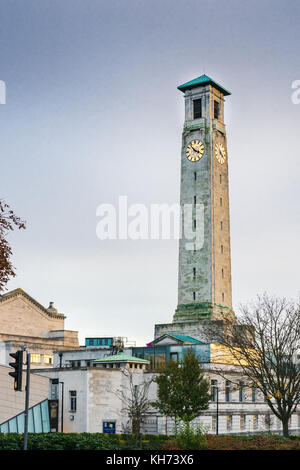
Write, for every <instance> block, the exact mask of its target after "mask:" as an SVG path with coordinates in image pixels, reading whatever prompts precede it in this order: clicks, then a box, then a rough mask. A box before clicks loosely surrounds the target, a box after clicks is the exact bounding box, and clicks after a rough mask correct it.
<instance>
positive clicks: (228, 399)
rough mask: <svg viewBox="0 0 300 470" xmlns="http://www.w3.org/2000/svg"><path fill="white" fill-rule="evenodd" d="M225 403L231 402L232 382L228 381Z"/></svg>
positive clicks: (226, 383)
mask: <svg viewBox="0 0 300 470" xmlns="http://www.w3.org/2000/svg"><path fill="white" fill-rule="evenodd" d="M225 401H231V382H230V380H226V382H225Z"/></svg>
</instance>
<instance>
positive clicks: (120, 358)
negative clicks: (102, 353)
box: [93, 352, 150, 364]
mask: <svg viewBox="0 0 300 470" xmlns="http://www.w3.org/2000/svg"><path fill="white" fill-rule="evenodd" d="M93 362H139V363H143V364H149V363H150V362H149V361H147V360H146V359H141V358H140V357H134V356H128V355H127V354H124V353H122V352H120V353H118V354H114V355H113V356H107V357H101V358H100V359H95V360H94V361H93Z"/></svg>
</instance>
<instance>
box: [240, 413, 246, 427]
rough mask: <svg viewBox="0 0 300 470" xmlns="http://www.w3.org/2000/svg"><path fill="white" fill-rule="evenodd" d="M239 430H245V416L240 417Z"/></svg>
mask: <svg viewBox="0 0 300 470" xmlns="http://www.w3.org/2000/svg"><path fill="white" fill-rule="evenodd" d="M240 428H241V430H243V429H246V415H241V416H240Z"/></svg>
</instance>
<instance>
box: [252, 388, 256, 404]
mask: <svg viewBox="0 0 300 470" xmlns="http://www.w3.org/2000/svg"><path fill="white" fill-rule="evenodd" d="M252 402H253V403H255V402H256V388H255V387H252Z"/></svg>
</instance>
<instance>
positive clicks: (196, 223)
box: [194, 219, 197, 228]
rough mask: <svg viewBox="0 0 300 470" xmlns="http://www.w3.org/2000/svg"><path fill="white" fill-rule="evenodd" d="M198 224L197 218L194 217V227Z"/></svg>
mask: <svg viewBox="0 0 300 470" xmlns="http://www.w3.org/2000/svg"><path fill="white" fill-rule="evenodd" d="M196 226H197V223H196V219H194V228H196Z"/></svg>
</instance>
